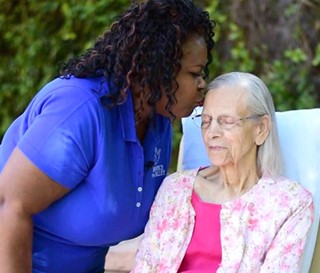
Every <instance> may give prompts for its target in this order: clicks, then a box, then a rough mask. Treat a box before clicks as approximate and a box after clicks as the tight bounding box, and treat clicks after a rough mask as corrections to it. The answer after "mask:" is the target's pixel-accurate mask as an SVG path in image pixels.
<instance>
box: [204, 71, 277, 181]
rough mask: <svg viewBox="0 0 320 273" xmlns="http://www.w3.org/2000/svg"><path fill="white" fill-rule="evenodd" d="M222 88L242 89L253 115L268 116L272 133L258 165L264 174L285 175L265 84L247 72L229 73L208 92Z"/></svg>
mask: <svg viewBox="0 0 320 273" xmlns="http://www.w3.org/2000/svg"><path fill="white" fill-rule="evenodd" d="M221 86H236V87H242V89H243V90H244V92H245V94H246V96H247V107H248V110H249V111H250V112H252V114H253V115H268V116H269V117H270V120H271V126H270V132H269V134H268V136H267V138H266V140H265V142H264V143H263V144H261V145H260V146H259V147H258V154H257V165H258V168H259V171H260V172H261V173H262V174H268V175H281V174H282V173H283V161H282V154H281V149H280V144H279V138H278V130H277V124H276V119H275V108H274V103H273V99H272V96H271V94H270V92H269V90H268V88H267V86H266V85H265V83H264V82H263V81H262V80H261V79H260V78H258V77H257V76H255V75H253V74H251V73H246V72H229V73H226V74H222V75H220V76H218V77H217V78H215V79H214V80H213V81H212V82H210V83H209V85H208V88H207V89H208V90H211V89H216V88H219V87H221Z"/></svg>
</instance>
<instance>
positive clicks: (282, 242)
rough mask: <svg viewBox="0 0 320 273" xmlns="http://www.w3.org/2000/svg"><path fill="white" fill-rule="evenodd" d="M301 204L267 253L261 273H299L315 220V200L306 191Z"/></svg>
mask: <svg viewBox="0 0 320 273" xmlns="http://www.w3.org/2000/svg"><path fill="white" fill-rule="evenodd" d="M304 193H305V194H304V195H302V196H301V201H300V203H299V206H297V208H296V210H295V211H294V212H293V214H292V215H291V216H289V217H288V219H287V221H286V222H285V223H284V224H283V225H282V226H281V228H280V229H279V231H278V233H277V235H276V237H275V238H274V240H273V242H272V244H271V246H270V248H269V250H268V251H267V253H266V257H265V260H264V263H263V264H262V266H261V269H260V273H273V272H282V273H299V272H300V267H301V262H302V257H303V250H304V246H305V243H306V239H307V235H308V231H309V229H310V226H311V224H312V221H313V202H312V197H311V194H310V193H309V192H306V191H304Z"/></svg>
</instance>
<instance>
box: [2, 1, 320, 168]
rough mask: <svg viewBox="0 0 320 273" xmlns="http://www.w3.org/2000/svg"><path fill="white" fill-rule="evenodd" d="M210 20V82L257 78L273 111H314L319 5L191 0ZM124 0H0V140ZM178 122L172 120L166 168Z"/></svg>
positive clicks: (319, 86)
mask: <svg viewBox="0 0 320 273" xmlns="http://www.w3.org/2000/svg"><path fill="white" fill-rule="evenodd" d="M195 2H196V3H198V4H199V5H201V6H202V7H204V8H206V9H207V10H208V11H209V13H210V15H211V17H212V19H213V20H215V21H216V24H217V26H216V36H215V40H216V46H215V48H214V51H213V53H214V62H213V64H212V66H211V75H210V79H211V78H213V77H215V76H217V75H218V74H221V73H224V72H228V71H233V70H241V71H248V72H252V73H254V74H256V75H258V76H260V77H261V78H262V79H263V80H264V81H265V82H266V84H267V85H268V87H269V89H270V91H271V93H272V94H273V97H274V101H275V105H276V109H277V110H278V111H283V110H289V109H300V108H314V107H320V39H319V37H320V1H319V0H308V1H306V0H264V1H258V0H241V1H239V0H224V1H219V0H202V1H201V0H198V1H195ZM130 3H131V1H129V0H86V1H84V0H67V1H62V0H55V1H51V0H42V1H38V0H24V1H23V0H20V1H19V0H16V1H6V0H0V60H1V62H0V83H1V84H0V106H1V107H0V139H1V137H2V135H3V133H4V132H5V130H6V129H7V128H8V126H9V124H10V123H11V122H12V120H13V119H14V118H15V117H17V116H18V115H19V114H20V113H21V112H22V111H23V110H24V109H25V107H26V106H27V104H28V103H29V101H30V100H31V98H32V97H33V96H34V95H35V93H36V92H37V91H38V90H39V89H40V88H41V86H43V85H44V84H45V83H46V82H48V81H49V80H51V79H53V78H54V77H55V76H56V75H57V74H58V71H59V68H60V66H61V64H62V63H63V62H64V61H66V60H67V59H68V58H69V57H71V56H73V55H78V54H81V53H83V52H84V50H86V49H87V48H89V47H90V46H91V45H92V43H93V42H94V39H95V38H96V37H97V36H98V35H100V34H102V32H103V31H104V30H105V29H107V28H108V26H110V23H111V21H112V19H113V17H114V16H116V15H117V14H119V13H121V12H122V11H123V10H124V9H125V8H126V7H128V6H129V5H130ZM180 138H181V125H180V121H179V120H177V121H176V122H175V123H174V135H173V147H174V150H173V160H172V168H171V169H172V170H174V169H175V166H176V158H177V153H178V147H179V141H180Z"/></svg>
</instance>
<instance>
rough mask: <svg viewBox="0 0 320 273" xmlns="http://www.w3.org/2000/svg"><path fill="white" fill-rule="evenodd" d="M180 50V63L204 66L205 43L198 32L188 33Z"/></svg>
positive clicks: (205, 55)
mask: <svg viewBox="0 0 320 273" xmlns="http://www.w3.org/2000/svg"><path fill="white" fill-rule="evenodd" d="M182 51H183V56H182V60H181V61H182V65H188V66H202V67H204V66H205V64H206V63H207V44H206V41H205V39H204V37H203V36H200V35H199V34H190V35H189V36H188V38H187V39H186V41H185V42H184V44H183V46H182Z"/></svg>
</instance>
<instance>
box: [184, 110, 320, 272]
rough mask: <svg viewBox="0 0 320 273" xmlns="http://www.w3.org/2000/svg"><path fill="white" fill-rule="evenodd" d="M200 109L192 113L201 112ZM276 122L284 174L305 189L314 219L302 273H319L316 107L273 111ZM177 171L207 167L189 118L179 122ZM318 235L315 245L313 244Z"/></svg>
mask: <svg viewBox="0 0 320 273" xmlns="http://www.w3.org/2000/svg"><path fill="white" fill-rule="evenodd" d="M201 110H202V109H201V107H199V108H197V109H196V110H195V111H196V113H201ZM276 120H277V126H278V132H279V138H280V145H281V150H282V153H283V157H284V164H285V175H286V176H287V177H289V178H291V179H293V180H295V181H297V182H299V183H301V184H302V185H303V186H304V187H305V188H307V189H308V190H309V191H310V192H311V193H312V195H313V200H314V206H315V218H314V222H313V225H312V227H311V230H310V233H309V238H308V241H307V245H306V249H305V255H304V258H303V265H302V271H301V272H302V273H319V272H320V235H319V234H320V229H319V230H318V228H319V215H320V108H319V109H304V110H292V111H285V112H277V113H276ZM182 130H183V137H182V140H181V143H180V152H179V158H178V169H192V168H196V167H199V166H207V165H209V164H210V161H209V159H208V158H207V155H206V151H205V148H204V145H203V142H202V136H201V130H200V129H199V128H198V127H196V126H195V125H194V123H193V121H192V120H191V118H190V117H188V118H183V119H182ZM317 235H318V243H317V244H316V242H317Z"/></svg>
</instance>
